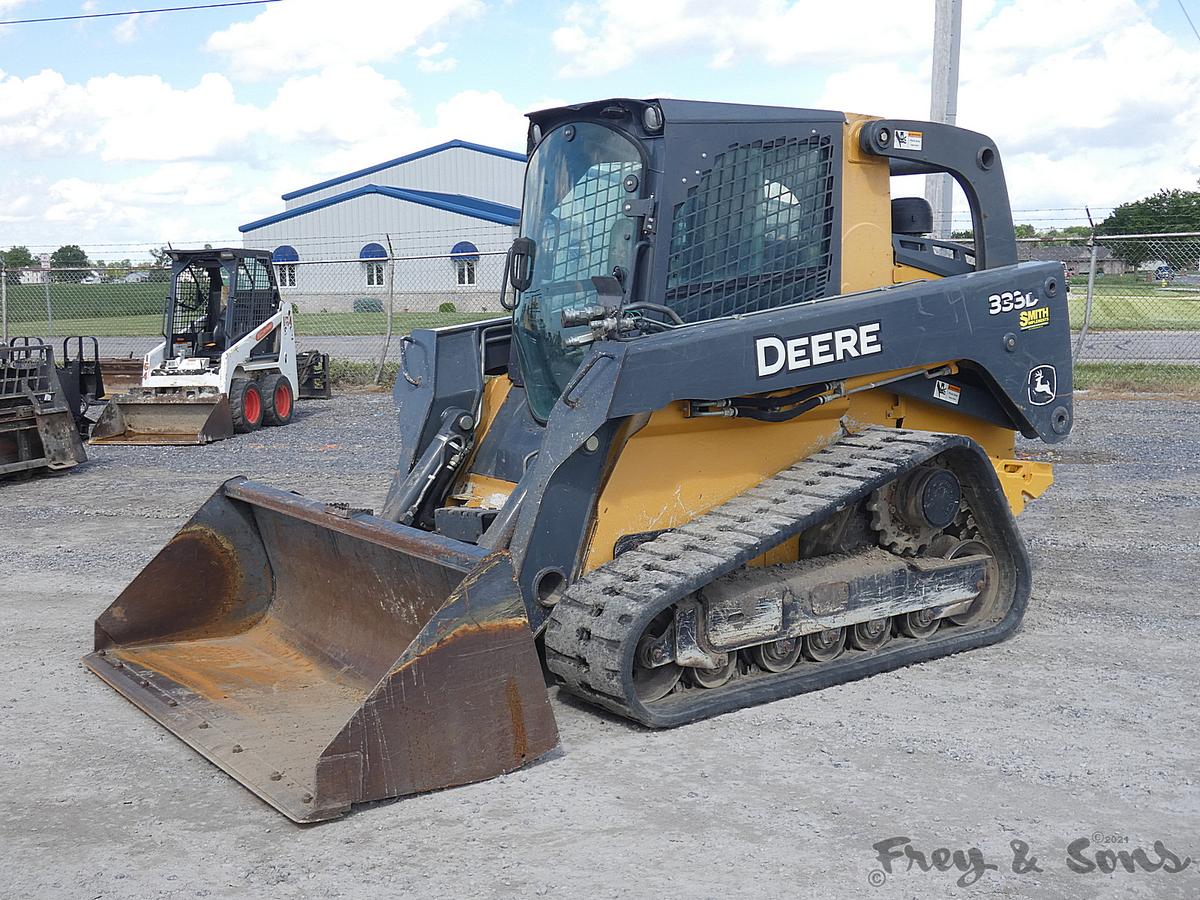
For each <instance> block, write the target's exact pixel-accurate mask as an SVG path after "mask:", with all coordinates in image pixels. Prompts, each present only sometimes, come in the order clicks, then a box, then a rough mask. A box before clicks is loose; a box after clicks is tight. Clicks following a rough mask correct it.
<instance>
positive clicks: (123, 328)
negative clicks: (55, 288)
mask: <svg viewBox="0 0 1200 900" xmlns="http://www.w3.org/2000/svg"><path fill="white" fill-rule="evenodd" d="M162 327H163V326H162V316H106V317H104V318H92V319H60V318H58V317H57V316H55V318H54V322H53V328H51V324H50V323H47V321H46V317H45V314H43V315H42V318H40V319H27V320H23V321H22V320H14V319H12V318H11V317H10V318H9V320H8V333H9V334H10V335H12V336H14V337H15V336H18V335H22V334H29V335H37V336H39V337H46V336H48V335H49V334H50V333H51V331H53V333H54V334H56V335H58V336H60V337H61V336H63V335H69V334H83V335H95V336H96V337H146V336H154V335H161V334H162Z"/></svg>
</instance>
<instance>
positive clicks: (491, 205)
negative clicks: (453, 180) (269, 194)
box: [238, 184, 521, 234]
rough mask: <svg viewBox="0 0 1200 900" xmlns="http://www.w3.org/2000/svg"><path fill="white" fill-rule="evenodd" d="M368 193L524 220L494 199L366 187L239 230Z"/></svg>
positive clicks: (508, 221)
mask: <svg viewBox="0 0 1200 900" xmlns="http://www.w3.org/2000/svg"><path fill="white" fill-rule="evenodd" d="M367 194H382V195H383V196H384V197H391V198H392V199H393V200H404V201H406V202H408V203H419V204H420V205H421V206H430V207H433V208H434V209H441V210H445V211H446V212H452V213H458V214H459V215H460V216H470V217H471V218H473V219H483V220H484V221H485V222H493V223H495V224H497V225H516V224H517V223H518V222H519V221H520V220H521V211H520V210H519V209H517V208H516V207H515V206H506V205H505V204H503V203H496V202H495V201H493V200H483V199H481V198H479V197H468V196H466V195H464V194H441V193H438V192H437V191H414V190H412V189H410V188H394V187H386V186H382V185H378V184H364V185H363V186H362V187H357V188H355V189H354V190H352V191H346V192H345V193H343V194H334V195H333V196H332V197H326V198H325V199H324V200H314V201H313V202H312V203H306V204H304V205H303V206H297V207H296V208H295V209H288V210H284V211H283V212H281V213H276V214H275V215H273V216H267V217H266V218H265V219H259V220H257V221H255V222H248V223H247V224H245V225H240V226H238V231H240V232H242V233H243V234H244V233H246V232H247V231H254V230H255V229H256V228H263V227H265V226H267V225H274V224H275V223H276V222H283V221H285V220H287V219H292V218H295V217H296V216H302V215H304V214H305V213H310V212H314V211H316V210H318V209H324V208H325V207H327V206H334V205H335V204H338V203H344V202H345V201H347V200H353V199H354V198H356V197H364V196H366V195H367Z"/></svg>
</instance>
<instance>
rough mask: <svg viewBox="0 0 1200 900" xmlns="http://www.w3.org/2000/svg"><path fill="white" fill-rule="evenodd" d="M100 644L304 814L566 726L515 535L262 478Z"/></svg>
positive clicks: (184, 548)
mask: <svg viewBox="0 0 1200 900" xmlns="http://www.w3.org/2000/svg"><path fill="white" fill-rule="evenodd" d="M84 662H85V664H86V665H87V666H88V668H90V669H91V670H92V671H93V672H95V673H96V674H97V675H99V676H100V677H101V678H102V679H104V681H106V682H107V683H108V684H109V685H110V686H112V687H113V688H115V689H116V690H117V691H118V692H120V693H121V694H122V695H123V696H125V697H126V698H127V699H129V700H130V701H132V702H133V703H134V704H136V705H137V706H138V707H139V708H140V709H142V710H143V711H144V712H146V713H148V714H149V715H150V716H152V717H153V718H154V719H156V720H157V721H158V722H159V723H161V724H162V725H164V726H165V727H166V728H167V729H168V730H170V731H171V732H173V733H174V734H176V735H177V736H178V737H180V738H181V739H183V740H184V741H186V742H187V743H188V744H190V745H191V746H192V747H193V748H195V749H196V750H197V751H199V752H200V753H201V754H203V755H204V756H205V757H207V758H208V759H209V760H211V761H212V762H214V763H216V764H217V765H218V766H220V767H221V768H222V769H224V770H225V771H226V772H228V773H229V774H230V775H232V776H233V777H234V778H236V779H237V780H238V781H240V782H241V783H242V784H244V785H245V786H246V787H248V788H249V789H250V790H252V791H253V792H254V793H256V794H258V795H259V796H260V797H262V798H263V799H264V800H266V801H267V802H268V803H270V804H271V805H272V806H274V807H276V808H277V809H278V810H280V811H281V812H283V813H284V814H285V815H287V816H288V817H289V818H291V819H293V820H295V821H297V822H314V821H319V820H322V819H329V818H333V817H336V816H338V815H341V814H342V813H344V812H346V811H347V810H349V808H350V806H351V805H352V804H354V803H358V802H363V801H368V800H378V799H382V798H386V797H398V796H403V795H407V794H412V793H417V792H420V791H428V790H433V789H436V788H443V787H449V786H452V785H460V784H465V783H468V782H472V781H479V780H482V779H486V778H490V777H493V776H495V775H498V774H501V773H503V772H509V771H512V770H514V769H517V768H519V767H521V766H522V765H524V764H525V763H527V762H529V761H531V760H533V759H536V758H537V757H539V756H541V755H542V754H544V753H546V752H547V751H549V750H551V749H552V748H553V747H554V746H555V745H556V744H557V742H558V735H557V730H556V728H555V723H554V717H553V713H552V712H551V709H550V705H549V701H548V699H547V696H546V691H545V686H544V683H543V679H542V672H541V667H540V664H539V662H538V656H537V651H536V649H535V645H534V641H533V637H532V635H531V633H530V631H529V626H528V623H527V621H526V618H525V611H524V606H523V604H522V602H521V598H520V594H519V591H518V589H517V586H516V584H515V581H514V578H513V572H512V565H511V562H510V560H509V558H508V556H507V554H504V553H492V554H489V553H487V552H486V551H483V550H480V549H478V548H476V547H474V546H473V545H469V544H462V543H459V542H457V541H453V540H449V539H447V538H444V537H441V536H439V535H434V534H428V533H425V532H421V531H418V530H415V529H411V528H407V527H405V526H402V525H396V524H393V523H391V522H387V521H384V520H382V519H378V518H375V517H373V516H369V515H364V514H359V515H353V516H350V517H348V518H347V517H345V515H344V514H341V515H339V514H336V513H333V512H328V511H326V508H325V507H323V506H322V505H321V504H319V503H315V502H313V501H310V500H306V499H303V498H301V497H298V496H296V495H294V494H289V493H286V492H284V491H279V490H276V489H273V488H270V487H267V486H265V485H260V484H255V483H253V482H249V481H245V480H243V479H234V480H232V481H230V482H227V483H226V484H225V485H223V486H222V487H221V489H220V490H218V491H217V492H216V493H215V494H214V495H213V496H212V497H211V498H210V499H209V500H208V501H207V502H206V503H205V504H204V506H203V507H201V509H200V510H199V511H198V512H197V513H196V515H195V516H193V517H192V519H191V520H190V521H189V522H188V523H187V524H186V525H185V526H184V527H183V528H182V529H181V530H180V531H179V533H178V534H177V535H175V537H174V538H172V539H171V541H170V542H169V543H168V544H167V545H166V546H165V547H164V548H163V549H162V550H161V551H160V552H159V554H158V555H157V556H156V557H155V558H154V559H153V560H152V561H151V562H150V564H149V565H147V566H146V568H145V569H144V570H143V571H142V572H141V573H140V574H139V575H138V576H137V577H136V578H135V579H134V581H133V582H132V583H131V584H130V585H129V586H128V587H127V588H126V589H125V590H124V591H123V592H122V593H121V595H120V596H119V597H118V598H117V599H116V601H115V602H114V603H113V604H112V605H111V606H110V607H109V608H108V609H107V610H106V611H105V612H104V614H103V615H101V616H100V618H99V619H98V620H97V621H96V650H95V652H93V653H91V654H89V655H88V656H87V657H85V659H84Z"/></svg>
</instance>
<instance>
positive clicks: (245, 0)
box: [0, 0, 280, 25]
mask: <svg viewBox="0 0 1200 900" xmlns="http://www.w3.org/2000/svg"><path fill="white" fill-rule="evenodd" d="M279 2H280V0H235V2H230V3H200V4H197V5H195V6H166V7H162V8H161V9H131V10H128V11H127V12H106V13H83V14H81V15H78V16H48V17H46V18H44V19H8V20H7V21H4V22H0V25H33V24H35V23H37V22H73V21H76V20H77V19H107V18H110V17H112V16H142V15H146V14H147V13H163V12H187V11H188V10H192V9H221V8H222V7H225V6H259V5H261V4H263V3H279Z"/></svg>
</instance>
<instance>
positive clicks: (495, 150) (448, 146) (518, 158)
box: [283, 140, 525, 200]
mask: <svg viewBox="0 0 1200 900" xmlns="http://www.w3.org/2000/svg"><path fill="white" fill-rule="evenodd" d="M454 149H461V150H474V151H475V152H476V153H487V154H488V155H490V156H499V157H500V158H501V159H511V160H513V161H514V162H522V163H523V162H525V154H524V153H515V152H513V151H512V150H501V149H500V148H499V147H487V146H485V145H483V144H472V143H471V142H470V141H460V140H453V141H446V143H444V144H438V145H437V146H435V147H426V148H425V149H424V150H418V151H417V152H416V153H409V154H408V155H407V156H397V157H396V158H395V159H389V160H388V161H387V162H382V163H379V164H378V165H375V166H369V167H367V168H365V169H359V170H358V171H357V172H350V173H349V174H348V175H339V176H338V177H337V178H331V179H329V180H328V181H322V182H321V183H320V184H312V185H309V186H308V187H304V188H300V190H298V191H291V192H289V193H287V194H284V195H283V199H284V200H295V199H296V198H297V197H303V196H304V195H305V194H311V193H313V192H315V191H323V190H324V189H325V188H330V187H334V186H335V185H339V184H345V183H346V182H347V181H353V180H354V179H355V178H362V177H363V176H364V175H374V174H375V173H376V172H382V171H383V170H384V169H390V168H391V167H392V166H398V165H400V164H402V163H407V162H412V161H413V160H416V159H423V158H425V157H426V156H433V154H435V153H441V152H442V151H443V150H454Z"/></svg>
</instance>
